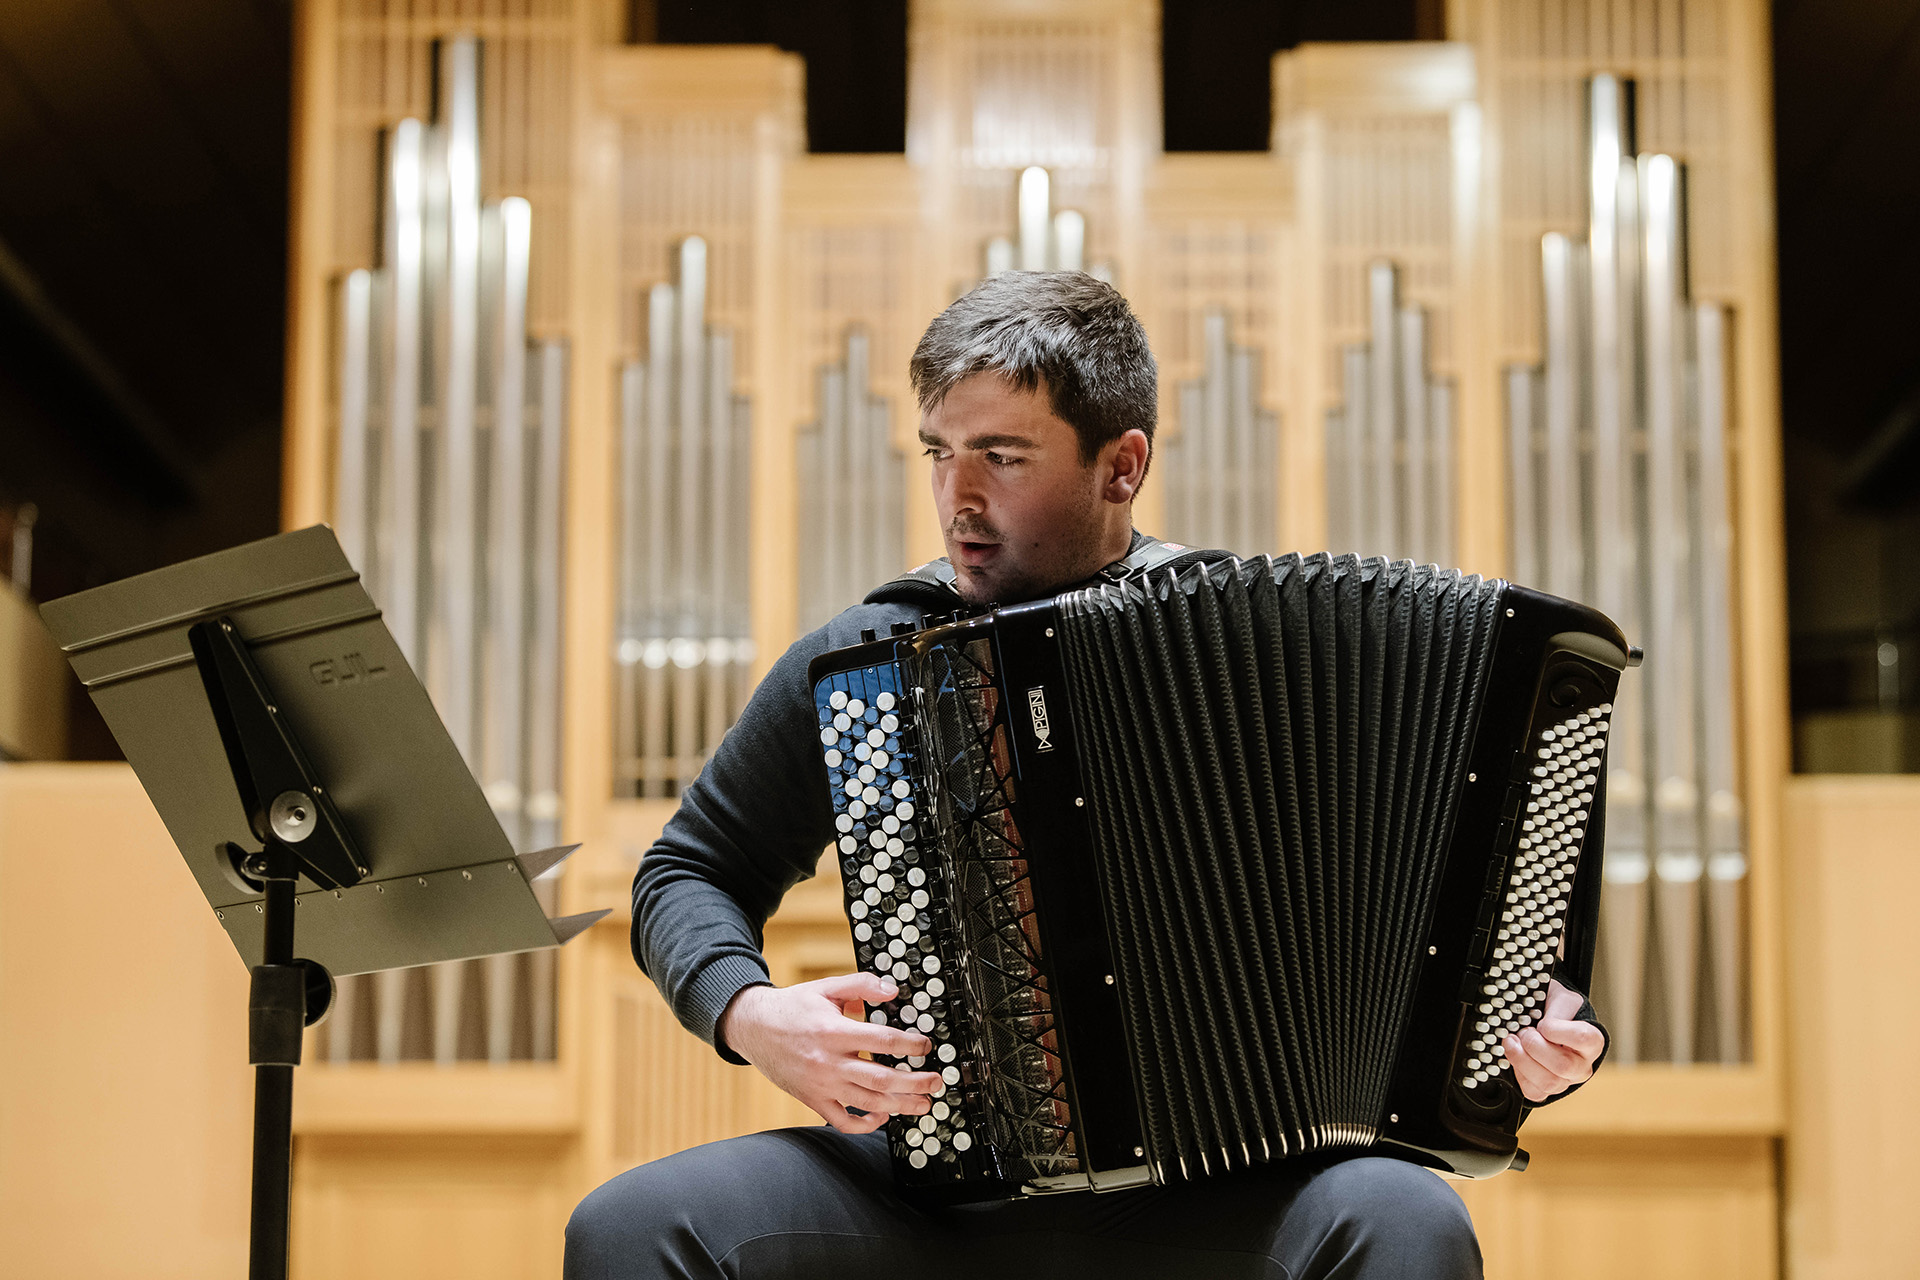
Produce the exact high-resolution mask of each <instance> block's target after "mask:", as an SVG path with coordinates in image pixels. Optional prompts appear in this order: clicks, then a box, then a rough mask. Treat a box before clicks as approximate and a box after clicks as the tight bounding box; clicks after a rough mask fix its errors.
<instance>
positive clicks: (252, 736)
mask: <svg viewBox="0 0 1920 1280" xmlns="http://www.w3.org/2000/svg"><path fill="white" fill-rule="evenodd" d="M41 614H42V616H43V617H44V618H45V620H46V623H47V627H48V629H49V630H50V631H51V632H52V633H53V636H54V639H55V640H57V641H58V642H59V644H60V647H61V648H62V649H63V650H64V651H65V652H66V654H67V657H68V660H69V661H70V662H71V663H72V664H73V669H74V671H75V672H76V673H77V674H78V675H79V677H80V679H81V682H82V683H83V684H85V685H86V687H87V691H88V692H89V693H90V694H91V695H92V697H93V700H94V703H95V704H96V705H97V706H98V707H99V708H100V713H101V715H102V716H104V717H105V719H106V722H107V726H108V727H109V728H110V729H112V730H113V735H114V737H115V738H117V739H118V740H119V742H120V746H121V748H122V750H124V751H125V752H126V755H127V760H128V762H129V763H130V764H131V765H132V766H133V770H134V773H135V774H136V775H137V776H138V777H139V779H140V783H141V785H142V786H144V787H145V788H146V791H147V794H148V796H149V797H151V798H152V800H153V805H154V808H155V809H157V810H158V811H159V813H160V817H161V819H162V820H163V821H164V822H165V823H166V825H167V831H168V833H169V834H171V835H172V837H173V840H174V843H175V844H176V845H178V846H179V848H180V852H181V854H182V855H183V856H184V857H185V858H186V860H187V867H188V869H189V870H190V871H191V872H192V873H193V876H194V879H196V880H197V881H199V883H200V889H201V892H202V893H204V894H205V895H206V899H207V905H208V906H209V907H210V908H211V909H212V910H213V913H214V917H215V919H216V920H218V921H219V923H220V924H221V926H222V927H224V928H225V929H226V931H227V934H228V936H229V937H231V938H232V939H233V942H234V946H235V947H237V948H238V949H239V952H240V956H241V959H242V960H244V961H245V962H246V963H247V964H248V965H249V966H250V967H251V968H252V971H253V985H252V989H251V993H250V996H249V999H248V1005H247V1010H248V1038H247V1046H248V1060H249V1061H250V1062H251V1063H252V1064H253V1066H254V1068H255V1072H254V1120H253V1201H252V1205H253V1225H252V1242H251V1251H250V1267H249V1274H250V1275H251V1276H252V1277H253V1280H269V1278H271V1280H282V1278H284V1277H285V1276H286V1274H287V1245H288V1241H287V1227H288V1210H289V1201H290V1195H291V1172H292V1146H293V1129H292V1122H293V1069H294V1067H295V1066H297V1065H299V1062H300V1042H301V1032H302V1029H303V1027H305V1026H310V1025H312V1024H313V1023H315V1022H317V1021H319V1019H320V1018H321V1017H322V1016H324V1014H325V1013H326V1008H327V1005H328V1004H329V1003H330V1002H331V1000H332V994H333V978H334V976H341V977H344V976H346V975H349V974H356V973H370V972H373V971H375V970H379V969H397V968H402V967H406V966H410V965H420V964H430V963H434V962H436V961H442V960H464V959H470V958H473V957H477V956H487V955H496V954H499V953H503V952H512V951H531V950H537V949H539V948H542V947H552V946H557V945H559V944H561V943H563V942H565V941H567V940H568V939H569V938H572V937H574V936H575V935H577V934H579V933H580V932H582V931H583V930H585V929H586V928H587V927H588V926H589V925H591V924H593V923H594V922H595V921H596V920H599V919H600V918H601V917H603V916H605V915H606V914H608V913H607V912H605V911H595V912H590V913H587V914H584V915H574V916H565V917H562V918H559V919H554V920H549V919H548V918H547V915H546V912H545V911H543V910H542V909H541V907H540V903H539V900H538V899H537V898H536V897H535V896H534V892H533V887H532V884H531V881H532V880H533V879H534V878H535V877H537V876H539V875H540V874H542V873H543V872H545V871H547V870H548V869H549V868H551V867H553V866H554V865H555V864H557V863H558V862H559V861H560V860H561V859H563V858H565V857H566V856H567V855H568V854H570V853H572V852H573V850H574V848H577V847H578V846H569V847H566V848H560V849H549V850H546V851H543V852H540V853H528V854H522V855H517V856H516V855H515V854H514V852H513V847H512V845H511V844H510V843H509V842H508V840H507V836H506V833H505V832H504V831H502V830H501V829H500V823H499V821H498V820H497V819H496V818H495V817H494V814H493V810H492V808H491V807H490V806H489V805H488V803H487V800H486V797H485V795H484V794H483V793H482V792H481V790H480V785H479V784H478V783H477V782H476V781H475V780H474V778H473V775H472V773H471V772H469V770H468V768H467V766H466V763H465V761H464V760H463V759H462V758H461V756H460V752H459V750H458V749H457V748H456V747H455V746H454V743H453V739H452V738H451V737H449V736H448V734H447V731H446V728H445V727H444V726H443V725H442V724H441V723H440V718H439V716H437V715H436V714H435V713H434V709H433V705H432V703H431V702H430V701H429V700H428V697H427V692H426V690H425V689H423V688H422V687H421V685H420V682H419V681H418V680H417V679H415V677H414V674H413V672H412V670H411V669H410V668H409V667H408V666H407V663H406V659H405V658H404V657H403V656H402V655H401V653H400V648H399V646H398V644H396V643H395V641H394V638H393V636H392V634H391V633H390V632H389V631H388V630H387V627H386V624H385V623H384V622H382V621H381V618H380V611H379V610H378V609H376V608H375V607H374V604H373V601H372V600H371V599H370V598H369V597H368V595H367V593H366V591H365V590H364V589H363V588H362V587H361V585H360V579H359V575H358V574H356V573H355V572H354V570H353V567H352V566H351V565H349V564H348V563H347V558H346V556H345V555H344V554H343V553H342V552H341V550H340V544H339V543H338V542H337V541H335V539H334V536H333V532H332V530H330V529H327V528H325V527H324V526H315V527H313V528H310V529H301V530H298V531H296V532H293V533H287V534H282V535H280V536H279V537H276V538H268V539H265V540H264V541H261V542H254V543H249V544H247V545H246V546H241V547H235V548H233V549H232V550H229V551H222V552H218V553H216V554H214V555H210V556H204V557H202V558H200V559H198V560H189V561H186V562H185V563H182V564H177V565H172V566H170V567H168V568H165V569H158V570H155V571H154V572H152V573H146V574H142V575H140V576H139V577H135V578H129V579H127V580H125V581H123V582H116V583H113V584H111V585H109V586H105V587H97V588H95V589H93V590H91V591H83V592H80V593H79V594H77V595H71V596H67V597H65V598H63V599H60V600H52V601H49V602H47V603H46V604H45V605H44V606H42V609H41ZM296 921H297V922H298V927H299V935H300V944H299V953H300V954H296V949H295V945H294V932H295V924H296Z"/></svg>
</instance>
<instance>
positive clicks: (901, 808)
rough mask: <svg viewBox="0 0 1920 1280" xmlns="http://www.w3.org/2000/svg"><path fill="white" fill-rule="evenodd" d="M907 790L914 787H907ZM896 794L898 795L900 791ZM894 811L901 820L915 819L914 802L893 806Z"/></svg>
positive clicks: (909, 820)
mask: <svg viewBox="0 0 1920 1280" xmlns="http://www.w3.org/2000/svg"><path fill="white" fill-rule="evenodd" d="M907 790H909V791H911V790H913V788H911V787H909V788H907ZM894 794H895V795H898V794H899V793H898V792H895V793H894ZM893 812H894V815H895V816H896V817H898V818H899V819H900V821H902V822H912V821H913V802H912V801H908V802H907V803H905V804H898V805H895V806H894V807H893Z"/></svg>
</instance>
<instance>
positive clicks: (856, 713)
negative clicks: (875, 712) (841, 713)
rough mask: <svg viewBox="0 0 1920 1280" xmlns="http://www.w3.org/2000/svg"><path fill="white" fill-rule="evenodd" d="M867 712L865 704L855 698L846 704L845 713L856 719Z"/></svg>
mask: <svg viewBox="0 0 1920 1280" xmlns="http://www.w3.org/2000/svg"><path fill="white" fill-rule="evenodd" d="M866 713H867V704H866V703H864V702H862V701H860V699H858V698H855V699H854V700H853V701H852V702H849V703H848V704H847V714H848V715H850V716H852V717H853V718H854V719H856V720H858V719H859V718H860V717H861V716H863V715H865V714H866Z"/></svg>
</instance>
